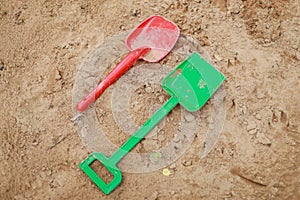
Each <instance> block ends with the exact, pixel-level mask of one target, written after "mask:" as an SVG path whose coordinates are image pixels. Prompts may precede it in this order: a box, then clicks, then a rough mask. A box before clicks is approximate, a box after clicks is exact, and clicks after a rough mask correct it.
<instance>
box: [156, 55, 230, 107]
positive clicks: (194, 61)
mask: <svg viewBox="0 0 300 200" xmlns="http://www.w3.org/2000/svg"><path fill="white" fill-rule="evenodd" d="M224 80H225V77H224V75H223V74H222V73H221V72H219V71H218V70H217V69H216V68H214V67H213V66H212V65H210V64H209V63H208V62H206V61H205V60H204V59H203V58H201V57H200V55H199V54H198V53H196V52H194V53H193V54H192V55H191V56H189V57H188V58H187V59H186V60H184V61H183V62H182V63H181V64H180V65H178V66H177V67H176V68H175V69H174V70H173V71H172V72H171V73H169V74H168V75H167V76H166V77H165V78H164V80H163V82H162V87H163V88H164V90H165V91H167V92H168V93H169V94H170V95H171V96H173V97H176V98H177V99H178V101H179V103H180V104H181V105H182V106H183V107H184V108H185V109H186V110H188V111H191V112H194V111H197V110H199V109H200V108H201V107H202V106H203V105H204V104H205V103H206V102H207V100H208V99H209V98H210V97H211V96H212V95H213V94H214V93H215V92H216V90H217V89H218V88H219V87H220V85H221V84H222V83H223V81H224Z"/></svg>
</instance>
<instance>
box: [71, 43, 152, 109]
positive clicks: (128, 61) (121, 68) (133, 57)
mask: <svg viewBox="0 0 300 200" xmlns="http://www.w3.org/2000/svg"><path fill="white" fill-rule="evenodd" d="M149 51H150V48H148V47H142V48H139V49H135V50H133V51H131V52H130V53H129V54H128V55H127V56H125V57H124V58H123V60H122V61H121V62H119V64H117V66H116V67H115V68H114V69H113V70H112V71H111V72H110V73H109V74H108V75H107V77H105V79H104V80H103V81H102V82H101V83H100V84H98V85H97V87H96V88H95V89H94V90H93V91H92V92H91V93H89V94H88V95H87V96H86V97H85V98H84V99H82V100H81V101H80V102H79V103H78V104H77V105H76V109H77V110H78V111H79V112H83V111H85V109H86V108H87V107H89V105H91V104H92V103H94V102H95V101H96V100H97V99H98V98H99V96H100V95H101V94H102V93H103V92H104V91H105V89H106V88H108V87H109V86H110V85H111V84H113V83H114V82H115V81H116V80H118V79H119V78H120V77H121V76H122V75H123V74H124V73H125V72H126V71H127V70H128V69H129V68H130V67H131V66H132V65H134V63H135V62H136V61H137V60H138V59H139V58H140V57H142V56H144V55H146V54H147V53H148V52H149Z"/></svg>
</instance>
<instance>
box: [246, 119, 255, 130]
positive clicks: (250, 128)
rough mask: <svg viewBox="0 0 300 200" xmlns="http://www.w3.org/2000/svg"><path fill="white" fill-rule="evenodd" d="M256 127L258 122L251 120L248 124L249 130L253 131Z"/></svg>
mask: <svg viewBox="0 0 300 200" xmlns="http://www.w3.org/2000/svg"><path fill="white" fill-rule="evenodd" d="M255 128H256V123H255V121H250V122H248V125H247V131H251V130H253V129H255Z"/></svg>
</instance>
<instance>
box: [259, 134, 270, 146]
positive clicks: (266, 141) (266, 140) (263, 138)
mask: <svg viewBox="0 0 300 200" xmlns="http://www.w3.org/2000/svg"><path fill="white" fill-rule="evenodd" d="M257 140H258V142H259V143H261V144H264V145H270V144H271V141H270V139H269V138H267V137H266V136H265V134H264V133H262V132H258V133H257Z"/></svg>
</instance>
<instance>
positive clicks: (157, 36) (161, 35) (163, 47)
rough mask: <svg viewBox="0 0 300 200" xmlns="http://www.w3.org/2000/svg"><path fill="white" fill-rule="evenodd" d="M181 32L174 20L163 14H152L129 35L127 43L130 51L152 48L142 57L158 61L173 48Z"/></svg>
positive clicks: (150, 60)
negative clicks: (166, 17)
mask: <svg viewBox="0 0 300 200" xmlns="http://www.w3.org/2000/svg"><path fill="white" fill-rule="evenodd" d="M179 33H180V31H179V28H178V27H177V26H176V24H174V23H173V22H171V21H169V20H167V19H165V18H164V17H162V16H152V17H149V18H148V19H146V20H145V21H143V22H142V23H141V24H140V25H139V26H138V27H136V28H135V29H134V30H133V31H132V32H131V33H130V34H129V35H128V37H127V39H126V42H125V44H126V46H127V48H128V49H129V50H130V51H132V50H135V49H138V48H143V47H149V48H151V51H150V52H149V53H147V54H146V55H144V56H142V57H141V59H143V60H145V61H148V62H158V61H160V60H161V59H163V58H164V57H165V56H166V55H167V54H168V53H169V52H170V51H171V50H172V48H173V47H174V45H175V44H176V41H177V40H178V37H179Z"/></svg>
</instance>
